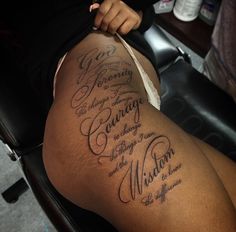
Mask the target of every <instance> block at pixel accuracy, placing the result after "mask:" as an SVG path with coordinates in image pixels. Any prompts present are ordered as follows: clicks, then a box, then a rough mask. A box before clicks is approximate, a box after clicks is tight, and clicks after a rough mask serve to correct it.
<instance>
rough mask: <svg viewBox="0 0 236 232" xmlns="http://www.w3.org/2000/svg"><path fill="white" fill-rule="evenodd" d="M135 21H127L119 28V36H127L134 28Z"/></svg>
mask: <svg viewBox="0 0 236 232" xmlns="http://www.w3.org/2000/svg"><path fill="white" fill-rule="evenodd" d="M135 24H136V23H135V21H133V20H129V19H127V20H126V21H125V22H124V23H123V24H122V25H121V26H120V27H119V28H118V33H119V34H120V35H126V34H128V33H129V32H130V31H131V30H132V29H133V28H134V26H135Z"/></svg>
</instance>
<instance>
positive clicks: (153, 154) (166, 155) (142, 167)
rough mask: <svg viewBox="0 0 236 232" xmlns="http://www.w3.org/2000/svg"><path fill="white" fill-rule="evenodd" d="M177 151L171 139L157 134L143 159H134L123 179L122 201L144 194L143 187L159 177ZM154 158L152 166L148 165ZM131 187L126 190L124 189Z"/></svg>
mask: <svg viewBox="0 0 236 232" xmlns="http://www.w3.org/2000/svg"><path fill="white" fill-rule="evenodd" d="M174 154H175V152H174V150H173V148H172V147H171V143H170V140H169V139H168V137H166V136H164V135H160V136H156V137H155V138H153V139H152V141H151V142H150V143H149V145H148V147H147V149H146V152H145V154H144V156H143V159H142V160H140V159H136V160H135V159H133V160H132V161H131V162H130V165H129V168H128V170H127V171H126V173H125V175H124V176H123V179H122V180H121V183H120V186H119V190H118V196H119V199H120V201H121V202H123V203H128V202H130V201H131V200H135V199H136V197H137V194H139V195H142V193H143V189H144V188H148V187H149V185H150V184H152V183H153V182H154V180H155V179H156V178H157V177H159V174H160V172H161V170H163V169H164V167H165V166H166V165H167V164H169V162H170V160H171V159H172V158H173V156H174ZM149 159H150V160H152V168H151V170H150V167H149V166H148V167H147V165H146V161H147V160H149ZM127 188H128V189H129V191H128V193H127V191H124V189H127Z"/></svg>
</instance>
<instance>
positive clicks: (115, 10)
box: [100, 4, 120, 31]
mask: <svg viewBox="0 0 236 232" xmlns="http://www.w3.org/2000/svg"><path fill="white" fill-rule="evenodd" d="M119 12H120V7H119V6H118V5H115V4H113V5H112V7H111V8H110V10H109V11H108V12H107V14H106V15H105V16H104V17H103V20H102V22H101V26H100V27H101V29H102V30H103V31H107V30H108V27H109V25H110V24H111V22H112V21H113V20H114V19H115V18H116V17H117V15H118V14H119Z"/></svg>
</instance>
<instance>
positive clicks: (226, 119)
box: [161, 60, 236, 161]
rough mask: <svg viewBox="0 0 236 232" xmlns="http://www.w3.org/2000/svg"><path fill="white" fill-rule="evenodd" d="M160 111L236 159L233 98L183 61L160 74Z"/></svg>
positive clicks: (235, 108)
mask: <svg viewBox="0 0 236 232" xmlns="http://www.w3.org/2000/svg"><path fill="white" fill-rule="evenodd" d="M161 89H162V94H161V95H162V96H161V100H162V105H161V111H162V112H163V113H165V114H166V115H167V116H168V117H169V118H170V119H172V120H173V121H174V122H176V123H177V124H178V125H179V126H180V127H182V128H183V129H184V130H185V131H187V132H188V133H190V134H193V135H195V136H196V137H198V138H200V139H202V140H204V141H205V142H207V143H209V144H211V145H212V146H213V147H215V148H216V149H218V150H220V151H221V152H223V153H224V154H225V155H227V156H229V157H230V158H231V159H233V160H235V161H236V120H235V119H236V107H235V103H234V101H233V99H232V98H231V97H230V96H229V95H227V94H226V93H225V92H224V91H222V90H221V89H219V88H218V87H217V86H216V85H214V84H213V83H212V82H210V81H209V80H208V79H207V78H206V77H205V76H204V75H202V74H201V73H199V72H198V71H197V70H195V69H194V68H192V66H191V65H189V64H188V63H186V62H184V61H183V60H179V61H177V62H176V63H175V64H173V65H172V66H171V67H169V68H168V69H167V70H166V71H164V72H163V73H162V74H161Z"/></svg>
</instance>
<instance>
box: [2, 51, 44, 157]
mask: <svg viewBox="0 0 236 232" xmlns="http://www.w3.org/2000/svg"><path fill="white" fill-rule="evenodd" d="M1 56H2V58H1V65H0V136H1V139H2V140H3V142H4V143H7V144H8V145H9V146H10V147H11V149H14V150H17V151H18V152H19V153H22V152H23V151H24V150H28V149H30V148H31V147H33V146H36V145H37V144H39V143H41V142H42V138H43V130H44V124H45V114H44V112H43V111H42V110H40V106H39V104H38V103H37V100H36V97H35V96H34V94H33V92H32V91H31V89H30V87H29V86H28V85H27V82H26V81H25V77H24V75H23V74H21V73H19V72H18V71H17V70H16V68H15V67H13V65H11V63H10V62H9V60H8V59H7V56H5V55H4V54H2V53H1Z"/></svg>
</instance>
